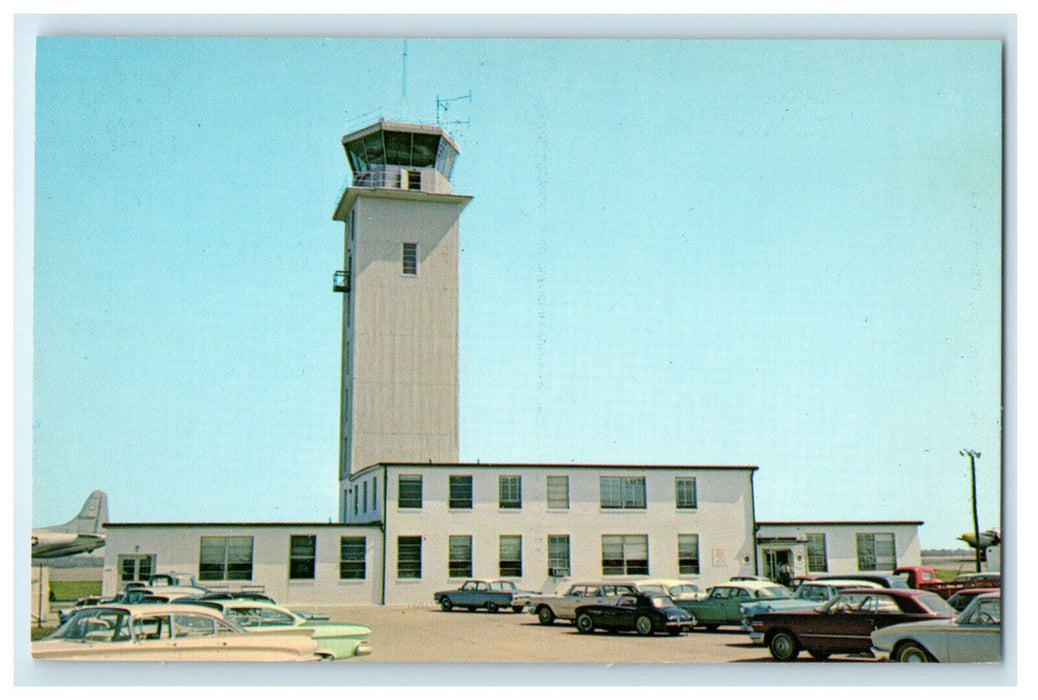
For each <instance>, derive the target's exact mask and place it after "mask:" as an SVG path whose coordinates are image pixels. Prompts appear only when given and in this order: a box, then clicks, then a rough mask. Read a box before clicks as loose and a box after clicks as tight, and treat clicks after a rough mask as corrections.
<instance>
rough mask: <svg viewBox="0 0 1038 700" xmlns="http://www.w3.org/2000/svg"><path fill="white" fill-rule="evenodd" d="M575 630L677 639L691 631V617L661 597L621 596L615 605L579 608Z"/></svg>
mask: <svg viewBox="0 0 1038 700" xmlns="http://www.w3.org/2000/svg"><path fill="white" fill-rule="evenodd" d="M576 625H577V630H578V631H579V632H580V633H581V634H590V633H591V632H594V631H595V630H596V629H605V630H609V631H611V632H622V631H634V632H637V633H638V634H640V635H642V636H643V637H647V636H649V635H650V634H652V633H653V632H666V633H667V634H669V635H673V636H677V635H679V634H681V633H682V632H688V631H690V630H691V629H692V616H691V615H689V614H688V613H687V612H685V611H684V610H682V609H681V608H678V607H676V606H675V605H674V601H673V600H671V599H670V597H669V596H665V595H645V594H638V595H625V596H621V597H620V598H619V600H617V601H616V604H615V605H609V604H608V603H607V604H605V605H581V606H580V607H578V608H577V610H576Z"/></svg>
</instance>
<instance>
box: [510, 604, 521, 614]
mask: <svg viewBox="0 0 1038 700" xmlns="http://www.w3.org/2000/svg"><path fill="white" fill-rule="evenodd" d="M522 611H523V606H521V605H513V606H512V612H514V613H515V614H517V615H518V614H519V613H521V612H522Z"/></svg>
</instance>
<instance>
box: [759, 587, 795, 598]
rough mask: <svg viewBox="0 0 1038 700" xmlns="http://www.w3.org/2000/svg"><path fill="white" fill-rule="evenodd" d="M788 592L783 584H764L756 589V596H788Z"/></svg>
mask: <svg viewBox="0 0 1038 700" xmlns="http://www.w3.org/2000/svg"><path fill="white" fill-rule="evenodd" d="M790 595H791V594H790V592H789V589H788V588H785V587H784V586H766V587H764V588H758V589H757V597H758V598H789V597H790Z"/></svg>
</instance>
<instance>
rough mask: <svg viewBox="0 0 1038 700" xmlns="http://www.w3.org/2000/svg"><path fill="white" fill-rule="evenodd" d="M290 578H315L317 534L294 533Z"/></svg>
mask: <svg viewBox="0 0 1038 700" xmlns="http://www.w3.org/2000/svg"><path fill="white" fill-rule="evenodd" d="M290 541H291V544H290V546H289V553H288V578H290V579H294V578H313V577H314V571H315V570H316V564H317V535H292V537H291V540H290Z"/></svg>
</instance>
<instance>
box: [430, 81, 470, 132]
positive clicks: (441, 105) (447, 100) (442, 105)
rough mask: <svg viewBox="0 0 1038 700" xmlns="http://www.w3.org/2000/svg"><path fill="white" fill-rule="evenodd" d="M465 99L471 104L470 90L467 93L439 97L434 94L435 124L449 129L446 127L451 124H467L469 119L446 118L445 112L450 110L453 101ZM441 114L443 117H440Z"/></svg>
mask: <svg viewBox="0 0 1038 700" xmlns="http://www.w3.org/2000/svg"><path fill="white" fill-rule="evenodd" d="M461 101H466V102H469V103H470V104H471V102H472V90H469V91H468V94H465V95H459V96H458V97H444V98H441V97H440V96H439V95H437V96H436V125H437V126H440V127H443V128H445V129H447V130H448V131H450V129H448V127H451V126H468V124H469V119H467V118H466V119H446V116H447V112H448V111H450V109H451V107H452V106H453V105H454V103H455V102H461ZM441 115H443V118H441Z"/></svg>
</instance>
